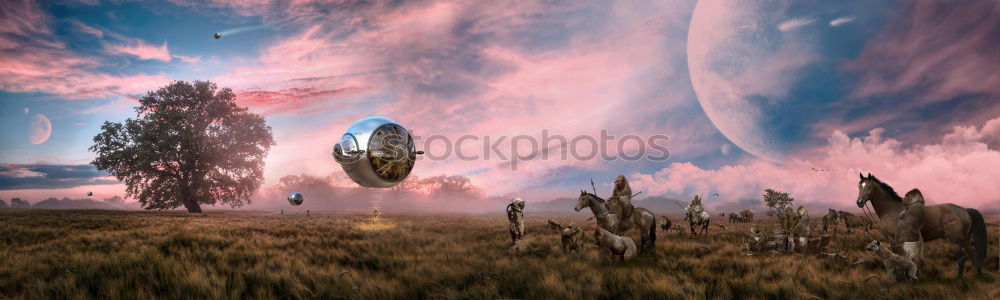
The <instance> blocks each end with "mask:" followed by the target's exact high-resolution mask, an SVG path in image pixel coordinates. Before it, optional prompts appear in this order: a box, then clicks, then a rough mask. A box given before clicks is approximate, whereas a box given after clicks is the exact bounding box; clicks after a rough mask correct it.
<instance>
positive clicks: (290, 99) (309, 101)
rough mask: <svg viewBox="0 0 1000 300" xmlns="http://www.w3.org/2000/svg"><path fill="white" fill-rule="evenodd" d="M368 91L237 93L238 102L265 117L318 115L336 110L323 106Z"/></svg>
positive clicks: (293, 89)
mask: <svg viewBox="0 0 1000 300" xmlns="http://www.w3.org/2000/svg"><path fill="white" fill-rule="evenodd" d="M365 92H366V89H364V88H357V87H347V88H339V89H333V90H318V89H316V88H290V89H285V90H279V91H258V90H243V91H238V92H237V93H236V101H237V102H238V103H239V104H240V105H243V106H248V107H252V108H253V109H254V110H255V111H258V112H260V113H262V114H263V115H265V116H273V115H279V114H281V115H284V114H289V113H297V114H298V115H303V114H307V113H318V112H322V111H327V110H330V109H334V108H336V106H332V107H331V106H325V108H324V106H323V104H325V103H329V102H332V101H334V100H336V99H344V98H351V97H355V96H358V95H361V94H364V93H365Z"/></svg>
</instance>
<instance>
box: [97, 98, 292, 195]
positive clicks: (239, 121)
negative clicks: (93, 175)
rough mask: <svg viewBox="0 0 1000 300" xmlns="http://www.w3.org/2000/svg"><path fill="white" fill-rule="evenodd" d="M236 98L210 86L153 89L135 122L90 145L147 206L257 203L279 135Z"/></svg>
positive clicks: (112, 128)
mask: <svg viewBox="0 0 1000 300" xmlns="http://www.w3.org/2000/svg"><path fill="white" fill-rule="evenodd" d="M235 99H236V96H235V95H234V94H233V91H232V90H230V89H228V88H223V89H221V90H218V88H217V87H216V85H215V84H214V83H211V82H203V81H195V82H194V83H188V82H184V81H175V82H173V83H172V84H170V85H168V86H165V87H163V88H161V89H159V90H157V91H155V92H150V93H148V94H146V95H145V96H144V97H142V98H141V99H139V106H138V107H136V108H135V111H136V118H135V119H131V118H130V119H126V120H125V122H122V123H115V122H104V125H103V126H101V130H102V131H101V133H100V134H98V135H97V136H95V137H94V145H93V146H91V147H90V151H93V152H96V153H97V158H95V159H94V161H93V162H92V163H93V164H94V165H95V166H97V168H98V169H101V170H107V171H108V172H109V173H111V174H112V175H114V176H115V177H117V178H118V180H122V181H124V182H125V186H126V190H125V192H126V196H128V197H131V198H138V199H139V202H140V203H142V205H143V207H145V208H146V209H172V208H177V207H180V206H181V205H183V206H184V207H185V208H187V210H188V211H189V212H201V204H210V205H215V204H217V203H221V204H227V205H230V206H232V207H239V206H242V205H244V204H249V203H250V195H252V194H253V193H254V192H255V191H256V190H257V189H258V188H260V185H261V183H262V182H263V177H264V176H263V172H264V158H265V157H266V156H267V152H268V151H269V150H270V149H271V145H274V138H273V137H272V136H271V127H269V126H267V124H266V123H265V122H264V118H263V117H261V116H260V115H257V114H254V113H251V112H248V111H247V109H246V108H245V107H240V106H238V105H237V104H236V101H235Z"/></svg>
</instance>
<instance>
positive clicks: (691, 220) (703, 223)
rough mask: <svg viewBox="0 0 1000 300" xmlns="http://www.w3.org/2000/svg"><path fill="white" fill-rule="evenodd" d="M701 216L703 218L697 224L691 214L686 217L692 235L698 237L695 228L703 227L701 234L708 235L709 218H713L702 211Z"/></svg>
mask: <svg viewBox="0 0 1000 300" xmlns="http://www.w3.org/2000/svg"><path fill="white" fill-rule="evenodd" d="M700 215H701V218H700V220H698V221H697V222H695V220H694V219H695V218H692V216H691V214H690V213H688V214H686V215H684V220H686V221H688V225H689V226H690V228H691V235H693V236H698V232H695V230H694V229H695V226H701V231H700V232H701V233H704V234H708V224H709V218H710V217H711V215H710V214H709V213H708V212H705V211H702V212H701V214H700Z"/></svg>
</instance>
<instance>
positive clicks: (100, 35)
mask: <svg viewBox="0 0 1000 300" xmlns="http://www.w3.org/2000/svg"><path fill="white" fill-rule="evenodd" d="M67 22H69V23H70V24H73V26H76V29H77V30H79V31H80V32H83V33H86V34H90V35H93V36H96V37H98V38H103V37H104V31H101V30H100V29H97V28H94V27H91V26H90V25H87V24H84V23H83V22H80V21H77V20H69V21H67Z"/></svg>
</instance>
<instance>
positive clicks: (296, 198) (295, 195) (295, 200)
mask: <svg viewBox="0 0 1000 300" xmlns="http://www.w3.org/2000/svg"><path fill="white" fill-rule="evenodd" d="M303 200H305V199H304V198H302V194H299V192H292V193H291V194H288V203H291V204H292V205H295V206H299V205H300V204H302V201H303Z"/></svg>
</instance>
